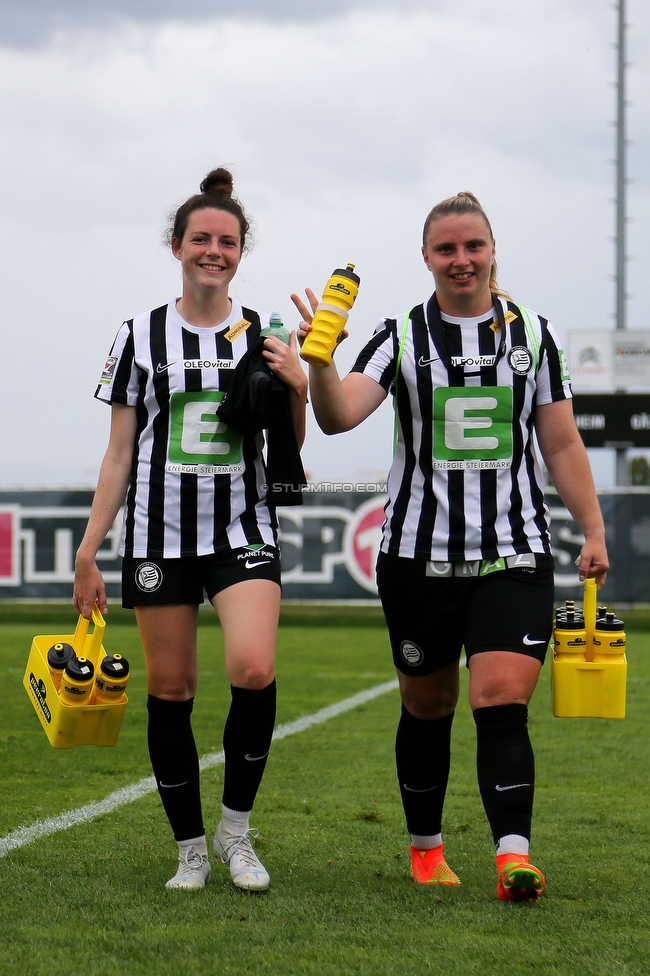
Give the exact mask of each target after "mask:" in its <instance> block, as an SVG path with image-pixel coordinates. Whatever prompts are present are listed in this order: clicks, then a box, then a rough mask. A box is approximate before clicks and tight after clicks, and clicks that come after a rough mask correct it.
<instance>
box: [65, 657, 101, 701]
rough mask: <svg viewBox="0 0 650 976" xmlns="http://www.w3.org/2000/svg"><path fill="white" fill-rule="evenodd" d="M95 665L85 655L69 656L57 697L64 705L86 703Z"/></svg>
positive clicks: (88, 699) (90, 691)
mask: <svg viewBox="0 0 650 976" xmlns="http://www.w3.org/2000/svg"><path fill="white" fill-rule="evenodd" d="M94 679H95V667H94V665H93V662H92V661H89V660H88V658H86V657H77V656H76V654H75V655H74V657H71V658H70V660H69V661H68V662H67V664H66V666H65V668H64V670H63V674H62V675H61V684H60V686H59V698H60V699H61V701H62V702H65V704H66V705H87V704H88V702H89V701H90V696H91V694H92V690H93V684H94Z"/></svg>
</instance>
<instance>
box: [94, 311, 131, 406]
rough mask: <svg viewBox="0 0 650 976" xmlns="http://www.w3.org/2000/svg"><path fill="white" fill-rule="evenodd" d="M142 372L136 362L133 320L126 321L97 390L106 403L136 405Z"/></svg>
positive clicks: (118, 334)
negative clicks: (140, 372)
mask: <svg viewBox="0 0 650 976" xmlns="http://www.w3.org/2000/svg"><path fill="white" fill-rule="evenodd" d="M139 388H140V374H139V370H138V368H137V366H136V363H135V355H134V344H133V320H132V319H131V320H129V321H128V322H125V323H124V324H123V325H122V327H121V328H120V330H119V332H118V333H117V335H116V337H115V341H114V343H113V345H112V347H111V351H110V353H109V354H108V357H107V359H106V364H105V366H104V369H103V371H102V375H101V376H100V378H99V384H98V386H97V389H96V391H95V396H96V398H97V399H98V400H103V401H104V403H121V404H124V406H127V407H135V406H137V403H138V391H139Z"/></svg>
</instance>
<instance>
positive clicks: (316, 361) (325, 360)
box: [300, 264, 361, 366]
mask: <svg viewBox="0 0 650 976" xmlns="http://www.w3.org/2000/svg"><path fill="white" fill-rule="evenodd" d="M360 280H361V279H360V278H359V276H358V275H357V274H355V273H354V265H353V264H348V266H347V268H337V269H336V271H334V273H333V274H332V277H331V278H330V280H329V281H328V282H327V284H326V285H325V291H324V292H323V299H322V301H321V303H320V304H319V305H318V307H317V309H316V313H315V315H314V318H313V320H312V323H311V332H310V333H309V335H308V336H307V338H306V339H305V341H304V343H303V346H302V349H301V351H300V356H301V358H302V359H304V360H305V361H306V362H308V363H310V365H312V366H329V364H330V363H331V362H332V356H333V354H334V350H335V349H336V345H337V343H338V341H339V337H340V335H341V333H342V332H343V330H344V329H345V326H346V323H347V321H348V313H349V311H350V309H351V308H352V306H353V305H354V300H355V298H356V297H357V294H358V292H359V283H360Z"/></svg>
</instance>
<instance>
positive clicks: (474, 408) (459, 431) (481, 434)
mask: <svg viewBox="0 0 650 976" xmlns="http://www.w3.org/2000/svg"><path fill="white" fill-rule="evenodd" d="M433 457H434V468H442V469H450V468H460V469H465V468H470V469H471V468H493V467H495V468H500V467H509V466H510V461H511V459H512V389H511V387H509V386H461V387H451V388H447V387H438V388H437V389H435V390H434V393H433Z"/></svg>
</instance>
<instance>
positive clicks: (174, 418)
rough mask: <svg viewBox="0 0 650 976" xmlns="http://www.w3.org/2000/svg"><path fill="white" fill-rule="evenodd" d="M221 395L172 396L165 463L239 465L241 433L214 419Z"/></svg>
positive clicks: (189, 394)
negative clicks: (167, 459) (167, 458)
mask: <svg viewBox="0 0 650 976" xmlns="http://www.w3.org/2000/svg"><path fill="white" fill-rule="evenodd" d="M224 396H225V393H221V392H219V391H217V390H203V391H199V392H197V393H172V396H171V400H170V412H171V434H170V439H169V460H170V461H171V462H172V464H209V465H215V464H218V465H231V464H240V463H241V434H240V433H238V432H237V431H236V430H231V429H230V428H229V427H228V425H227V424H225V423H224V422H223V420H219V417H218V416H217V412H216V410H217V406H218V405H219V403H220V402H221V400H223V398H224Z"/></svg>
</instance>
